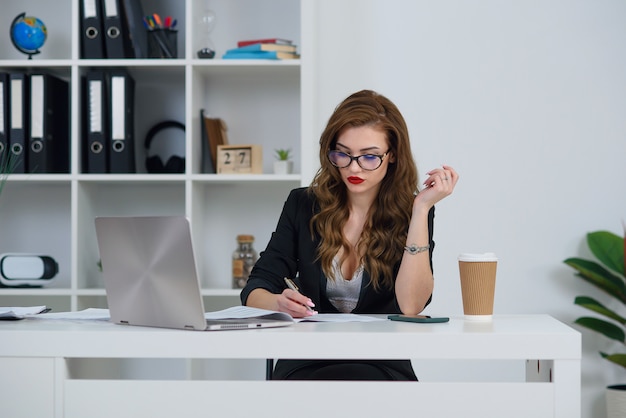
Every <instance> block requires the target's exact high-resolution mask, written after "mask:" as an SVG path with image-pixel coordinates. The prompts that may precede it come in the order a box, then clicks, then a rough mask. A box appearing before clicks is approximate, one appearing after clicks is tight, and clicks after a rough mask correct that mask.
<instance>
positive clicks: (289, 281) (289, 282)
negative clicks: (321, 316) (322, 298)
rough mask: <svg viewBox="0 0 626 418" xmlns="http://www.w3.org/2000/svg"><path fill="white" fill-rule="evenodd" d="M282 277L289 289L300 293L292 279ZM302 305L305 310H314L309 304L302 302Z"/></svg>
mask: <svg viewBox="0 0 626 418" xmlns="http://www.w3.org/2000/svg"><path fill="white" fill-rule="evenodd" d="M284 279H285V283H286V284H287V287H288V288H290V289H291V290H293V291H295V292H298V293H300V291H299V289H298V286H296V284H295V283H294V282H293V280H291V279H290V278H288V277H284ZM302 306H304V307H305V308H306V309H307V311H309V312H315V311H314V310H313V309H311V307H310V306H309V305H304V304H303V305H302Z"/></svg>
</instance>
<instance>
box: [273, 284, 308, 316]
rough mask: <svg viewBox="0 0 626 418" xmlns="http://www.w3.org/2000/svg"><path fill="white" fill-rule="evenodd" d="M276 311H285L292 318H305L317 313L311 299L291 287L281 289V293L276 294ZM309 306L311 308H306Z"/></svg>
mask: <svg viewBox="0 0 626 418" xmlns="http://www.w3.org/2000/svg"><path fill="white" fill-rule="evenodd" d="M276 297H277V298H276V304H277V306H278V309H277V310H278V311H280V312H286V313H288V314H289V315H291V316H292V317H294V318H306V317H308V316H311V315H315V314H317V312H316V311H315V310H313V308H314V307H315V304H314V303H313V301H312V300H311V299H309V298H308V297H306V296H304V295H303V294H302V293H300V292H297V291H295V290H291V289H285V290H283V293H281V294H279V295H276ZM307 306H308V307H310V308H311V309H308V308H307Z"/></svg>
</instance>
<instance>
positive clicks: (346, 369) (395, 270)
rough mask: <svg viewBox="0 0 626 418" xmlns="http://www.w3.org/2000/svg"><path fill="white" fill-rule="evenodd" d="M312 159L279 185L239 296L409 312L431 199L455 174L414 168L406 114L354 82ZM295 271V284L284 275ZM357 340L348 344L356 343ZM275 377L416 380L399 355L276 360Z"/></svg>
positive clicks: (326, 309) (428, 238) (421, 278)
mask: <svg viewBox="0 0 626 418" xmlns="http://www.w3.org/2000/svg"><path fill="white" fill-rule="evenodd" d="M320 163H321V168H320V169H319V171H318V172H317V174H316V175H315V178H314V179H313V182H312V183H311V186H310V187H308V188H300V189H295V190H293V191H292V192H291V194H290V195H289V197H288V199H287V201H286V202H285V206H284V208H283V211H282V214H281V216H280V219H279V221H278V225H277V227H276V231H275V232H274V233H273V234H272V238H271V240H270V242H269V244H268V246H267V248H266V250H265V251H264V252H263V253H262V254H261V257H260V258H259V260H258V261H257V263H256V265H255V267H254V268H253V270H252V272H251V274H250V278H249V280H248V283H247V285H246V287H245V288H244V289H243V290H242V292H241V300H242V303H243V304H244V305H247V306H254V307H257V308H263V309H269V310H274V311H283V312H287V313H289V314H290V315H292V316H293V317H306V316H309V315H314V314H315V313H316V312H322V313H336V312H352V313H357V314H386V313H404V314H417V313H419V312H421V311H422V310H423V309H424V308H425V307H426V306H427V305H428V303H429V302H430V299H431V295H432V291H433V273H432V252H433V249H434V241H433V218H434V205H435V203H437V202H438V201H440V200H441V199H443V198H445V197H446V196H448V195H450V194H451V193H452V191H453V190H454V186H455V185H456V182H457V181H458V175H457V173H456V172H455V171H454V169H452V167H449V166H445V165H444V166H442V167H441V168H437V169H434V170H431V171H429V172H428V173H427V175H428V178H427V179H426V181H425V182H424V186H425V187H424V188H423V190H421V191H420V192H419V193H417V186H418V175H417V168H416V165H415V162H414V160H413V156H412V153H411V147H410V142H409V135H408V129H407V126H406V123H405V121H404V118H403V117H402V115H401V113H400V111H399V110H398V108H397V107H396V106H395V105H394V104H393V103H392V102H391V101H390V100H388V99H387V98H386V97H384V96H382V95H380V94H377V93H376V92H373V91H370V90H363V91H360V92H357V93H354V94H352V95H351V96H349V97H348V98H346V99H345V100H344V101H343V102H342V103H341V104H339V106H338V107H337V108H336V109H335V111H334V113H333V114H332V116H331V117H330V120H329V121H328V124H327V126H326V129H325V130H324V132H323V133H322V136H321V139H320ZM296 276H297V279H296V281H297V283H298V287H299V291H296V290H292V289H290V288H289V287H288V286H287V285H286V284H285V280H284V278H285V277H288V278H294V277H296ZM357 349H358V348H357ZM274 376H275V378H277V379H349V380H356V379H366V380H417V378H416V377H415V374H414V373H413V369H412V368H411V364H410V361H409V360H399V361H398V360H396V361H384V360H383V361H367V362H364V361H345V360H344V361H320V360H317V361H315V360H279V361H278V362H277V365H276V370H275V373H274Z"/></svg>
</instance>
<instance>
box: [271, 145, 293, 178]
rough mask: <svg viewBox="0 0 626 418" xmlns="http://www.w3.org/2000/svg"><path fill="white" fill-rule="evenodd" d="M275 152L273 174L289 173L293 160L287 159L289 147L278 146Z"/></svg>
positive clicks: (289, 151) (289, 152) (291, 169)
mask: <svg viewBox="0 0 626 418" xmlns="http://www.w3.org/2000/svg"><path fill="white" fill-rule="evenodd" d="M274 151H275V152H276V160H277V161H274V174H290V173H291V172H292V171H293V161H290V160H289V157H290V156H291V149H287V148H278V149H275V150H274Z"/></svg>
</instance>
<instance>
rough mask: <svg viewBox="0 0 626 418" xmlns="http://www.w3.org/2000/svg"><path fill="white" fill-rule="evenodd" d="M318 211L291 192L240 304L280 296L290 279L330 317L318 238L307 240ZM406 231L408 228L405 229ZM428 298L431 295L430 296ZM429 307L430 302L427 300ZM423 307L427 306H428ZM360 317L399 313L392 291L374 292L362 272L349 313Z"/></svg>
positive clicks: (302, 194)
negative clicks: (261, 295) (260, 292)
mask: <svg viewBox="0 0 626 418" xmlns="http://www.w3.org/2000/svg"><path fill="white" fill-rule="evenodd" d="M317 210H318V207H317V205H316V202H315V200H314V196H313V195H311V194H309V193H308V192H307V188H304V187H303V188H298V189H294V190H292V191H291V193H290V194H289V197H288V198H287V201H286V202H285V205H284V207H283V211H282V213H281V215H280V219H279V221H278V225H277V227H276V230H275V232H274V233H273V234H272V237H271V239H270V242H269V243H268V245H267V248H266V249H265V251H263V252H262V253H261V254H260V257H259V259H258V261H257V262H256V264H255V266H254V268H253V269H252V272H251V273H250V277H249V279H248V283H247V285H246V286H245V288H244V289H243V290H242V291H241V302H242V303H243V304H244V305H245V304H246V300H247V299H248V295H249V294H250V292H251V291H252V290H254V289H257V288H263V289H266V290H268V291H269V292H271V293H282V291H283V290H284V289H285V288H286V285H285V282H284V280H283V278H284V277H290V278H294V279H295V281H296V283H297V285H298V287H299V288H300V292H301V293H302V294H303V295H306V296H308V297H309V298H311V300H312V301H313V303H315V309H316V310H317V311H318V312H321V313H334V312H337V309H336V308H335V307H334V306H333V305H332V304H331V303H330V301H329V300H328V298H327V296H326V277H325V276H324V274H323V273H322V268H321V265H320V263H319V262H317V261H315V256H316V249H317V246H318V244H319V236H316V237H315V238H312V237H311V232H310V228H309V225H310V220H311V217H312V216H313V214H314V213H315V212H316V211H317ZM434 215H435V211H434V207H433V208H432V209H431V210H430V212H429V215H428V230H429V231H428V237H429V243H430V254H429V255H430V265H431V269H432V252H433V249H434V247H435V243H434V241H433V221H434ZM407 227H408V226H407ZM400 261H401V260H400V259H399V260H398V261H397V262H396V263H395V266H394V273H395V274H397V272H398V269H399V268H400ZM431 296H432V295H431ZM428 303H430V298H429V300H428ZM428 303H427V304H428ZM352 312H353V313H360V314H384V313H400V307H399V306H398V301H397V300H396V296H395V290H394V289H389V288H385V287H382V288H380V289H379V290H378V291H376V290H374V287H373V286H371V285H370V276H369V273H368V272H367V271H364V272H363V284H362V286H361V293H360V295H359V301H358V303H357V305H356V307H355V308H354V310H353V311H352Z"/></svg>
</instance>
